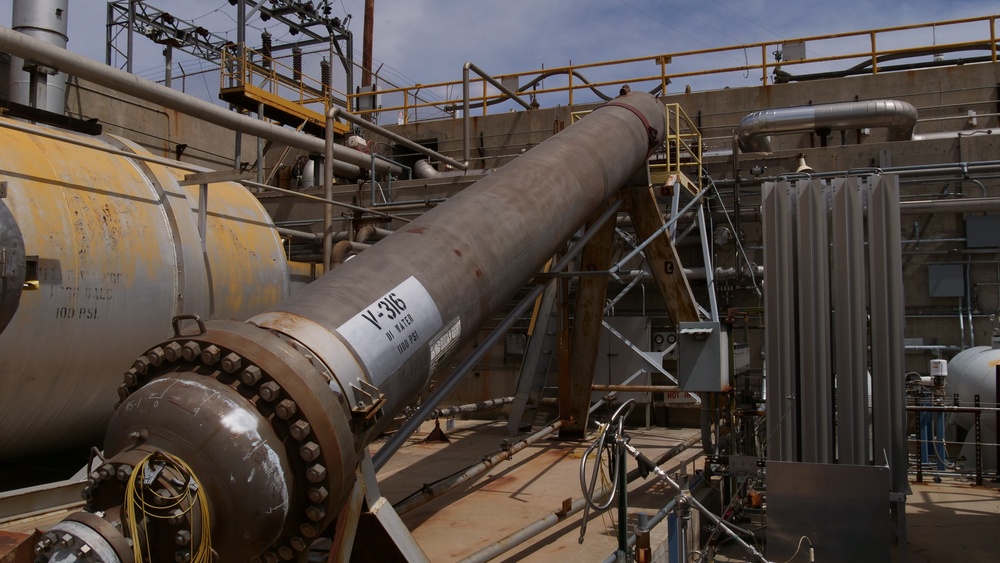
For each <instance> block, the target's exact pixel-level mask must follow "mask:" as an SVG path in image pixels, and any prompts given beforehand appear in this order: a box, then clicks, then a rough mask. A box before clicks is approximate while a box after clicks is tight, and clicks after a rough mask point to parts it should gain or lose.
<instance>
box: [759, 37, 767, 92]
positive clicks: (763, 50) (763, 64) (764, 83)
mask: <svg viewBox="0 0 1000 563" xmlns="http://www.w3.org/2000/svg"><path fill="white" fill-rule="evenodd" d="M760 66H761V71H760V72H761V74H762V75H763V76H761V79H760V82H761V85H762V86H767V45H761V46H760Z"/></svg>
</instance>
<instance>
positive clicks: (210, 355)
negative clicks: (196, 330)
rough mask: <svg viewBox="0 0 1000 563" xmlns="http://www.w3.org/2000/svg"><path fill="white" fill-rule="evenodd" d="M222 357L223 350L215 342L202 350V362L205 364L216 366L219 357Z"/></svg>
mask: <svg viewBox="0 0 1000 563" xmlns="http://www.w3.org/2000/svg"><path fill="white" fill-rule="evenodd" d="M221 357H222V350H219V347H218V346H216V345H215V344H212V345H210V346H209V347H208V348H205V349H204V350H202V352H201V362H202V363H203V364H205V365H209V366H214V365H215V364H217V363H219V358H221Z"/></svg>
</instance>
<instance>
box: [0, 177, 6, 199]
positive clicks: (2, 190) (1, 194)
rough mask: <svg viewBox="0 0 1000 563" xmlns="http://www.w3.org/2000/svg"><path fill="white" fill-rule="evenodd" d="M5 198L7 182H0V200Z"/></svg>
mask: <svg viewBox="0 0 1000 563" xmlns="http://www.w3.org/2000/svg"><path fill="white" fill-rule="evenodd" d="M5 197H7V180H4V181H2V182H0V199H3V198H5Z"/></svg>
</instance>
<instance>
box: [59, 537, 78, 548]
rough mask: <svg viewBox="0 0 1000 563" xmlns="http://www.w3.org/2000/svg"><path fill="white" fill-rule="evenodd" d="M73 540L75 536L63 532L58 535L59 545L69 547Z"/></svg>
mask: <svg viewBox="0 0 1000 563" xmlns="http://www.w3.org/2000/svg"><path fill="white" fill-rule="evenodd" d="M75 541H76V538H74V537H73V536H71V535H69V534H63V535H61V536H59V547H69V546H71V545H73V542H75Z"/></svg>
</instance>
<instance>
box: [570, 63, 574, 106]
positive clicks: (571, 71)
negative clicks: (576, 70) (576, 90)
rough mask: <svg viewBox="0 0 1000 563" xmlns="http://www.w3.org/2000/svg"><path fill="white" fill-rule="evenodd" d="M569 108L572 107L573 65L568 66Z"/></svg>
mask: <svg viewBox="0 0 1000 563" xmlns="http://www.w3.org/2000/svg"><path fill="white" fill-rule="evenodd" d="M569 107H573V63H570V65H569Z"/></svg>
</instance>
